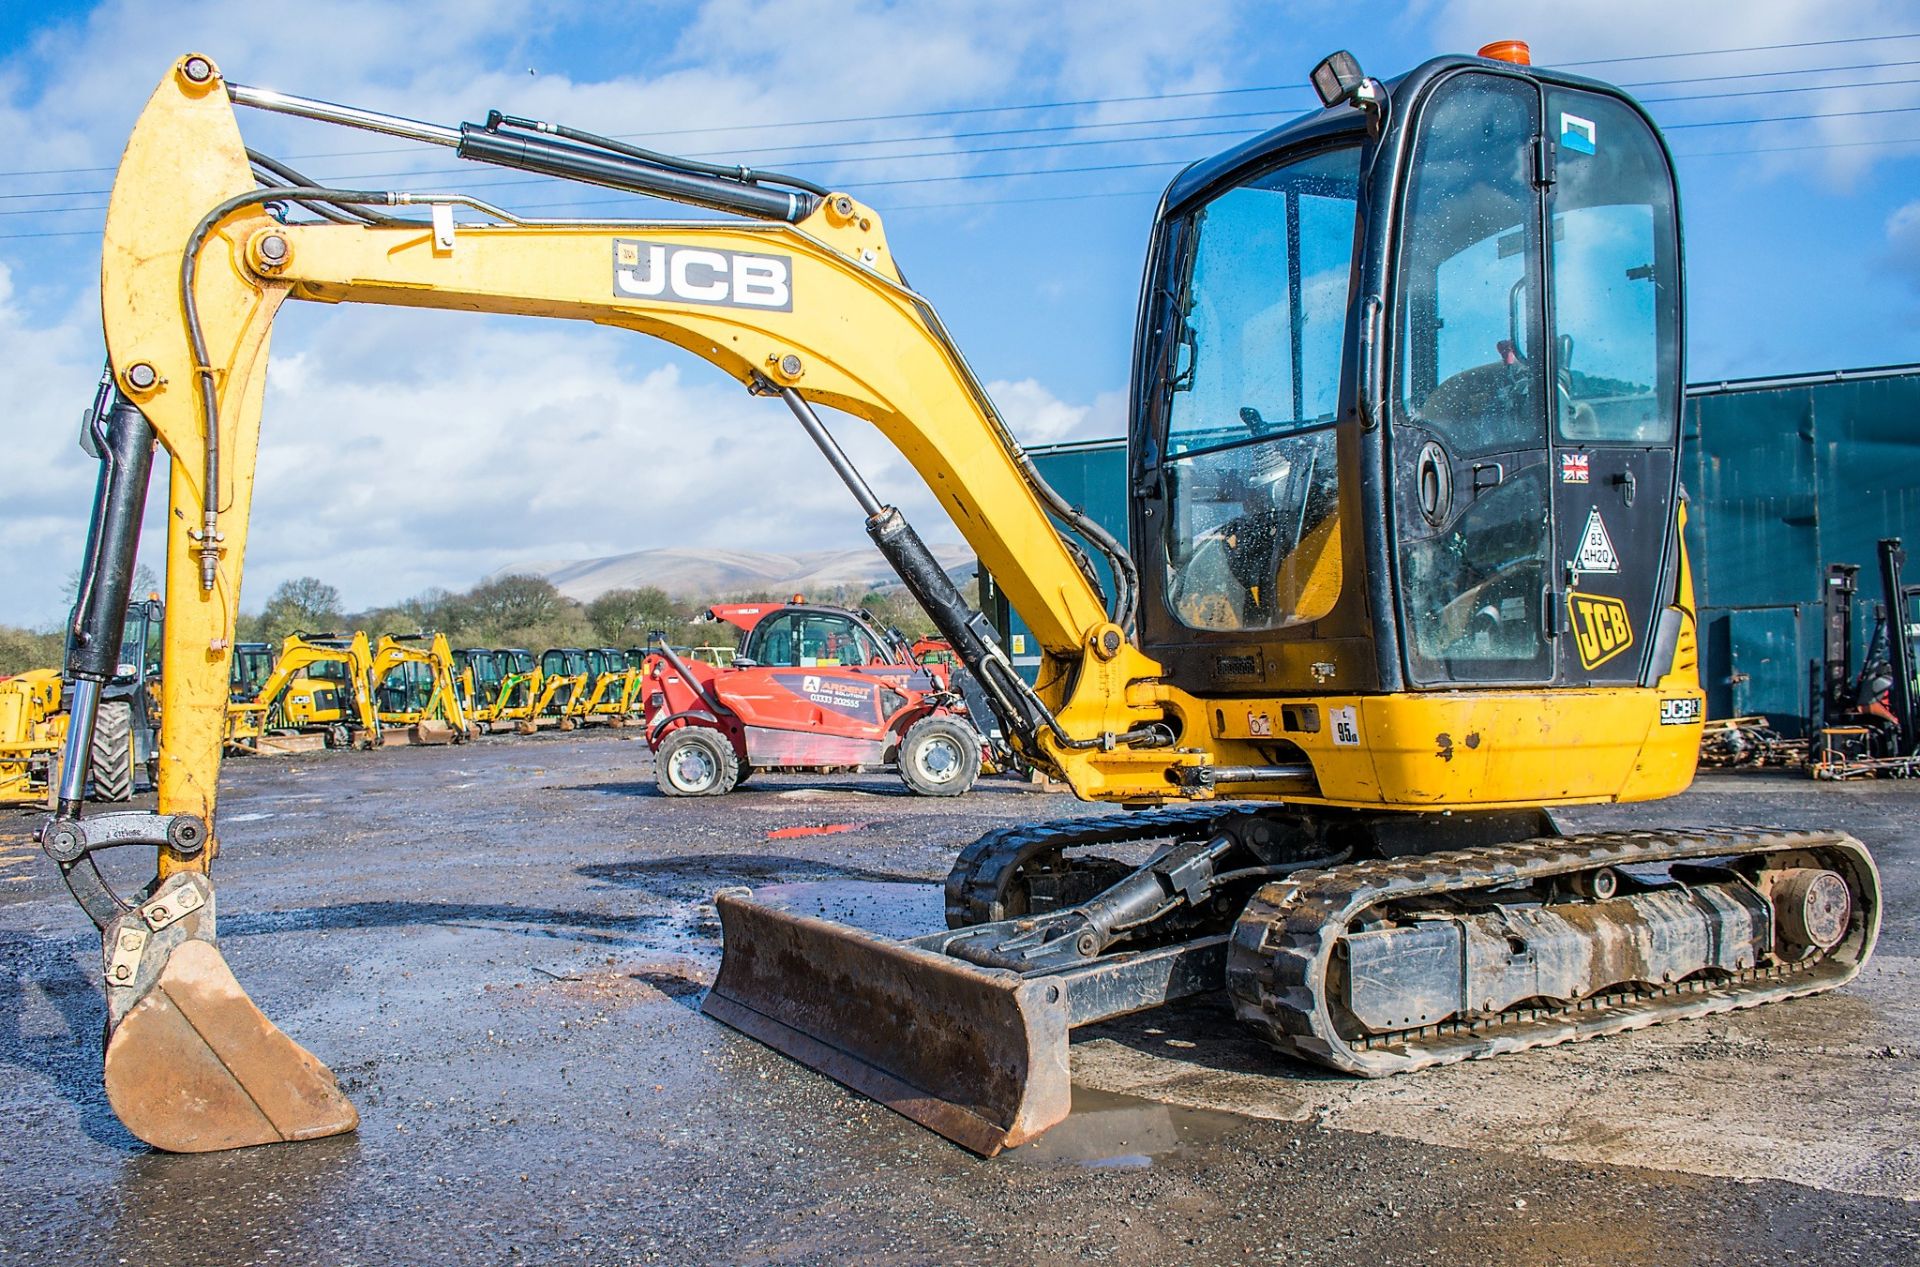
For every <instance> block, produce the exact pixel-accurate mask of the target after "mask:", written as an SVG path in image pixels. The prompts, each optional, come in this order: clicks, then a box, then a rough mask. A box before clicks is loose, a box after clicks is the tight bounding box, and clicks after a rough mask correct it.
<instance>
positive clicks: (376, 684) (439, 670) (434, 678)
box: [367, 633, 468, 743]
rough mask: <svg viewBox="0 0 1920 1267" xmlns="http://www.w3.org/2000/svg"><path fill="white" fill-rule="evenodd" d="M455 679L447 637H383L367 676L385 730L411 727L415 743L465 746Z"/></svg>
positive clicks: (463, 719)
mask: <svg viewBox="0 0 1920 1267" xmlns="http://www.w3.org/2000/svg"><path fill="white" fill-rule="evenodd" d="M423 643H424V644H425V645H422V644H423ZM454 674H455V664H454V656H453V648H452V647H451V646H449V645H448V644H447V636H446V635H445V634H442V633H437V634H434V635H432V637H431V638H429V637H428V635H426V634H424V633H413V634H382V635H380V641H379V643H378V644H376V645H375V647H374V649H373V664H372V668H371V670H370V671H369V673H368V674H367V681H368V682H369V683H370V684H371V685H372V687H373V700H374V713H375V715H376V716H377V717H378V718H379V719H380V724H381V725H382V726H410V727H412V728H413V737H414V739H415V741H416V742H431V743H448V742H451V743H464V742H465V741H466V738H467V734H468V719H467V714H466V706H465V705H464V703H463V702H462V700H461V696H460V683H459V682H458V680H456V678H455V676H454Z"/></svg>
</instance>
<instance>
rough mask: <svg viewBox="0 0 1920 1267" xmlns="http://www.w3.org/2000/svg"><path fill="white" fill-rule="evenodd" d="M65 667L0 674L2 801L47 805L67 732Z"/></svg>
mask: <svg viewBox="0 0 1920 1267" xmlns="http://www.w3.org/2000/svg"><path fill="white" fill-rule="evenodd" d="M60 690H61V681H60V670H58V669H28V670H27V671H26V672H24V673H16V674H14V675H12V676H11V677H3V678H0V805H41V806H44V805H45V804H46V803H47V795H48V791H49V789H50V787H51V782H50V780H51V776H52V772H53V763H54V758H55V756H57V755H58V754H59V752H60V746H61V744H62V743H63V742H64V741H65V739H66V736H67V715H66V713H65V712H63V711H62V710H61V708H60Z"/></svg>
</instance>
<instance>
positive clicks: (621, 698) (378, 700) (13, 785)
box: [0, 631, 644, 805]
mask: <svg viewBox="0 0 1920 1267" xmlns="http://www.w3.org/2000/svg"><path fill="white" fill-rule="evenodd" d="M643 660H644V652H643V651H641V650H640V649H639V648H633V649H630V650H627V651H619V650H616V649H614V648H611V647H596V648H591V649H582V648H576V647H556V648H553V649H550V650H548V651H545V652H543V653H541V654H540V656H539V657H538V658H536V657H535V656H534V654H533V653H532V652H531V651H526V650H522V649H519V648H498V649H493V648H485V647H474V648H463V649H461V650H459V651H455V650H453V649H452V647H451V646H450V645H449V644H448V642H447V638H446V635H444V634H433V635H430V636H429V635H425V634H412V635H405V634H400V635H395V634H383V635H381V636H380V637H379V638H378V639H377V640H375V639H369V638H368V636H367V634H366V633H365V632H364V631H356V632H354V633H352V634H298V633H296V634H291V635H289V636H288V637H287V638H286V639H285V640H284V641H283V642H282V643H281V644H280V647H279V649H278V650H277V651H276V650H274V648H272V647H271V646H270V645H269V644H267V643H264V642H243V643H240V644H238V645H237V646H236V647H235V648H234V658H233V669H232V674H231V679H230V683H231V685H230V692H231V698H230V701H229V703H228V704H227V722H226V744H227V748H228V750H229V751H231V752H237V753H238V752H258V751H261V750H262V748H263V746H266V747H270V746H272V741H274V740H282V741H284V740H285V739H286V738H287V737H290V736H300V735H304V736H320V737H322V738H323V740H324V742H325V743H326V745H327V746H328V747H335V748H345V747H362V748H371V747H374V746H376V745H377V744H379V743H381V742H382V741H383V737H384V736H387V735H390V734H393V733H395V732H396V731H399V732H401V733H405V734H407V735H408V737H409V738H410V739H412V740H413V741H414V742H430V743H431V742H439V743H457V742H459V741H461V740H464V739H466V738H467V737H469V736H470V735H473V734H476V733H479V732H480V731H482V730H505V729H508V728H512V729H514V730H516V731H518V732H519V733H522V734H531V733H533V732H534V731H535V730H536V729H539V728H540V727H542V726H553V727H557V728H558V729H561V730H572V729H574V728H576V727H578V726H582V725H586V724H590V723H600V722H605V723H609V724H615V725H617V724H621V723H622V722H624V720H625V719H626V718H627V717H628V716H629V715H630V714H633V713H636V712H637V711H638V710H639V707H640V699H641V694H640V685H641V665H642V663H643ZM157 720H158V719H157V718H154V719H149V721H150V724H157ZM66 733H67V711H66V701H65V696H64V692H63V683H62V679H61V675H60V672H59V670H57V669H32V670H29V671H27V672H25V673H21V674H18V675H15V676H13V677H8V678H0V805H35V804H44V803H45V802H46V800H47V796H48V788H49V787H50V785H51V784H52V782H53V775H52V772H53V768H54V766H55V763H56V754H58V752H59V751H60V748H61V745H62V744H63V743H64V742H65V740H66ZM263 741H266V743H265V744H263ZM121 764H126V765H127V766H128V769H127V771H126V774H127V777H126V778H125V779H124V780H122V779H117V778H115V779H111V780H100V771H99V770H98V769H96V772H95V777H96V780H99V781H100V782H102V783H111V786H110V787H96V791H95V799H104V800H124V799H126V797H127V795H130V794H131V792H132V789H133V778H132V774H133V768H132V767H133V764H134V763H133V761H132V758H131V756H129V758H128V760H127V761H126V762H123V763H121ZM99 765H100V763H99V762H98V761H96V766H99Z"/></svg>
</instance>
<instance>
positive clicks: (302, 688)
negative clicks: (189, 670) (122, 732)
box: [160, 632, 380, 771]
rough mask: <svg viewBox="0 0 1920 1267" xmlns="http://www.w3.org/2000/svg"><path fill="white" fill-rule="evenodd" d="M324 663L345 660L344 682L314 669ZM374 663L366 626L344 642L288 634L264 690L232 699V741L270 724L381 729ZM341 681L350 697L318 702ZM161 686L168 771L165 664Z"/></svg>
mask: <svg viewBox="0 0 1920 1267" xmlns="http://www.w3.org/2000/svg"><path fill="white" fill-rule="evenodd" d="M169 648H171V644H169ZM169 654H171V649H169ZM322 664H328V665H339V666H341V669H342V676H343V677H344V678H345V681H344V683H343V682H342V681H341V680H340V678H336V677H321V676H314V675H312V673H311V670H312V669H313V668H314V667H315V666H317V665H322ZM372 668H373V651H372V648H371V645H370V644H369V643H368V641H367V635H366V634H365V633H364V632H356V633H355V634H354V635H353V637H352V638H351V639H349V640H348V641H347V644H346V645H345V646H344V647H342V646H329V645H321V644H319V643H316V642H314V641H312V640H310V639H308V638H306V637H304V636H302V635H300V634H288V635H287V637H286V638H285V640H284V641H282V642H281V644H280V653H279V655H278V656H277V657H276V658H275V659H274V663H273V672H272V673H271V674H269V675H268V676H267V680H266V681H265V682H263V683H262V684H261V686H260V691H259V693H258V694H257V695H255V696H254V697H253V699H251V700H235V701H229V702H228V703H227V705H226V739H227V742H228V743H233V744H241V745H245V744H248V743H249V742H250V741H251V740H254V739H258V738H259V737H260V736H261V735H263V734H265V733H266V731H267V730H268V729H269V728H270V726H280V727H285V728H287V729H290V730H306V729H310V728H312V727H316V726H331V725H346V726H352V727H355V728H357V729H360V730H364V731H367V732H369V733H375V734H377V733H378V732H379V729H380V722H379V719H378V718H377V717H376V716H375V715H374V710H373V696H372V693H371V691H370V690H369V683H370V682H371V681H372V678H371V676H370V675H371V672H372ZM342 685H345V686H346V688H347V695H348V700H347V701H346V703H344V704H342V705H340V706H337V707H333V708H325V707H321V706H320V705H319V704H318V702H317V698H318V696H317V693H318V692H319V691H321V690H332V691H334V692H335V693H336V694H338V692H339V689H340V687H341V686H342ZM161 686H162V697H161V698H162V708H163V711H162V714H161V717H162V721H161V729H160V735H161V765H160V768H161V769H162V770H163V771H164V770H165V769H166V746H165V745H166V737H167V735H168V733H169V732H168V730H167V728H166V721H165V716H166V714H165V712H164V708H165V705H166V701H167V699H168V698H169V696H168V695H167V694H166V690H167V688H166V675H165V668H164V666H163V667H162V671H161Z"/></svg>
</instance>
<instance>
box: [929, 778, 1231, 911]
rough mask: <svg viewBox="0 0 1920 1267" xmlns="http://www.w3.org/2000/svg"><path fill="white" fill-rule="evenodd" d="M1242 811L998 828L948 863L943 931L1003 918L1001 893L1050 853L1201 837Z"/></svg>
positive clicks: (1177, 809) (1204, 809) (1164, 812)
mask: <svg viewBox="0 0 1920 1267" xmlns="http://www.w3.org/2000/svg"><path fill="white" fill-rule="evenodd" d="M1246 812H1247V807H1246V806H1245V805H1235V804H1232V803H1227V802H1214V803H1209V804H1205V805H1176V806H1172V807H1169V808H1165V809H1154V810H1139V811H1136V812H1133V813H1129V814H1104V815H1101V816H1100V817H1098V818H1061V819H1055V820H1053V821H1052V822H1045V823H1022V824H1020V825H1019V826H1017V827H1002V828H1000V829H999V830H997V831H990V832H988V833H987V834H986V835H984V836H981V837H980V838H979V839H977V840H975V841H974V842H973V843H972V844H970V845H968V846H967V847H966V848H965V849H962V850H961V851H960V856H959V857H957V858H955V859H954V860H953V870H952V871H950V872H948V873H947V927H948V928H971V927H973V926H974V925H976V924H991V923H994V922H996V921H998V920H1002V919H1005V918H1006V914H1005V912H1004V911H1002V910H1000V909H999V907H1000V898H1001V894H1002V893H1004V892H1005V891H1006V886H1007V883H1008V881H1009V880H1010V879H1011V877H1012V876H1013V873H1014V872H1015V871H1016V870H1017V869H1018V868H1019V867H1020V866H1021V865H1023V864H1024V863H1027V862H1030V861H1032V860H1033V859H1034V858H1037V857H1039V856H1040V855H1041V854H1044V853H1050V852H1052V851H1053V850H1055V849H1074V848H1081V847H1085V846H1090V845H1123V844H1135V843H1138V842H1140V841H1145V840H1155V839H1159V838H1163V837H1164V838H1169V839H1176V840H1192V839H1202V838H1205V837H1206V836H1209V835H1211V834H1212V831H1213V824H1215V823H1217V822H1219V821H1221V820H1222V819H1226V818H1229V817H1232V816H1233V815H1235V814H1244V813H1246Z"/></svg>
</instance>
